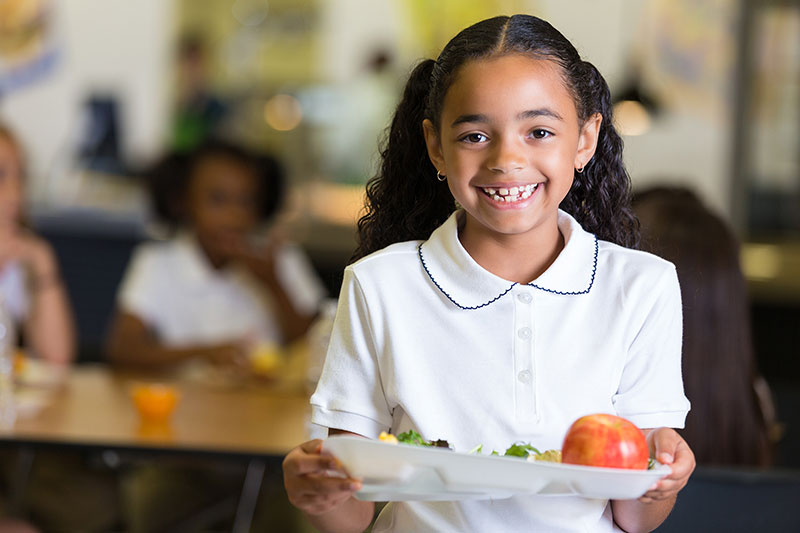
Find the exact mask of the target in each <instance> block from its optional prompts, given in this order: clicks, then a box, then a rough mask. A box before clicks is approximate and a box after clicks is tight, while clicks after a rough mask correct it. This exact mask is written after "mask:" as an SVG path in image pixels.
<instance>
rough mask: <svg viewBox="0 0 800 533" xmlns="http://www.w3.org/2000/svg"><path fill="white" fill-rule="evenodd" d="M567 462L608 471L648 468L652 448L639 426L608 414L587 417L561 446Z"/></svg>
mask: <svg viewBox="0 0 800 533" xmlns="http://www.w3.org/2000/svg"><path fill="white" fill-rule="evenodd" d="M561 453H562V460H563V462H564V463H570V464H576V465H586V466H602V467H608V468H630V469H640V470H644V469H647V468H648V466H649V464H650V449H649V447H648V445H647V439H646V438H645V436H644V433H642V430H640V429H639V428H638V427H636V426H635V425H634V424H633V423H632V422H630V421H629V420H626V419H624V418H621V417H618V416H614V415H609V414H594V415H587V416H583V417H581V418H579V419H578V420H576V421H575V422H574V423H573V424H572V426H571V427H570V428H569V430H568V431H567V435H566V437H565V438H564V444H563V445H562V446H561Z"/></svg>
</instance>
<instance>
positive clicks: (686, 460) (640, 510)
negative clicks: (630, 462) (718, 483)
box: [611, 428, 695, 533]
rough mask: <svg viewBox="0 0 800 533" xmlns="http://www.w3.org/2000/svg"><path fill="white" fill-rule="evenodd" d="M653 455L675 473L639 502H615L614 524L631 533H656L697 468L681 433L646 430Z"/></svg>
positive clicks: (671, 430) (613, 509)
mask: <svg viewBox="0 0 800 533" xmlns="http://www.w3.org/2000/svg"><path fill="white" fill-rule="evenodd" d="M644 433H645V435H647V441H648V442H649V443H650V451H651V455H652V456H653V457H655V458H656V459H658V460H659V461H660V462H661V463H663V464H666V465H669V466H670V468H671V469H672V473H671V474H670V475H668V476H667V477H665V478H663V479H661V480H660V481H659V482H658V483H656V484H655V485H653V487H651V488H650V490H649V491H648V492H647V493H646V494H645V495H644V496H642V497H641V498H639V499H638V500H613V501H612V502H611V509H612V511H613V514H614V522H615V523H616V524H617V525H618V526H619V527H620V528H621V529H622V530H623V531H627V532H628V533H638V532H643V531H652V530H654V529H655V528H657V527H658V526H659V525H660V524H661V523H662V522H663V521H664V520H665V519H666V518H667V516H668V515H669V513H670V511H672V507H673V505H675V498H676V497H677V495H678V491H680V490H681V489H682V488H683V487H684V486H685V485H686V483H687V482H688V481H689V476H690V475H691V474H692V471H693V470H694V467H695V460H694V454H693V453H692V450H691V449H690V448H689V445H688V444H687V443H686V441H685V440H683V438H681V436H680V435H678V432H677V431H675V430H674V429H670V428H658V429H645V430H644Z"/></svg>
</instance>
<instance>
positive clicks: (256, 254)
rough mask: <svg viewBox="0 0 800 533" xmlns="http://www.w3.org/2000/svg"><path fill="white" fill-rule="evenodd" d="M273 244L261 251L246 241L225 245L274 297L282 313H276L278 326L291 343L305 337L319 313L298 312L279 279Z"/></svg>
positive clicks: (277, 244) (277, 247) (274, 244)
mask: <svg viewBox="0 0 800 533" xmlns="http://www.w3.org/2000/svg"><path fill="white" fill-rule="evenodd" d="M276 240H277V239H275V240H274V241H276ZM274 241H273V242H272V243H271V244H270V245H268V246H265V247H262V248H257V247H253V246H251V245H249V244H248V243H246V242H245V241H244V240H240V241H234V240H228V241H226V242H225V243H224V244H225V245H226V246H228V251H229V253H230V255H231V257H233V258H235V259H236V260H238V261H240V262H241V263H242V264H244V265H245V266H246V267H247V268H248V270H250V272H252V274H253V275H254V276H255V277H256V278H258V280H259V281H260V282H261V283H263V284H264V285H265V286H266V288H267V290H268V291H269V293H270V294H271V295H272V299H273V300H274V302H275V307H276V308H277V309H278V310H279V312H278V313H276V319H277V320H278V325H279V326H280V328H281V332H282V333H283V338H284V339H285V341H286V342H287V343H289V342H292V341H294V340H296V339H298V338H300V337H302V336H303V335H305V333H306V332H307V331H308V328H309V327H310V326H311V324H312V323H313V322H314V319H316V317H317V313H316V312H315V313H305V312H303V311H301V310H299V309H298V308H297V307H296V306H295V304H294V302H293V301H292V299H291V298H290V297H289V294H288V293H287V292H286V288H285V287H284V285H283V283H282V282H281V280H280V279H279V277H278V272H277V268H276V264H275V262H276V254H277V253H278V249H279V246H280V243H279V242H274Z"/></svg>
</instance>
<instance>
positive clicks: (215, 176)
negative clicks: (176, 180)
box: [187, 155, 259, 255]
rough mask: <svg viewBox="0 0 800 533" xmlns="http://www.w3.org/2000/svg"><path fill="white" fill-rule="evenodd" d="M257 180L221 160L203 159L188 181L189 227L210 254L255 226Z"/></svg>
mask: <svg viewBox="0 0 800 533" xmlns="http://www.w3.org/2000/svg"><path fill="white" fill-rule="evenodd" d="M258 185H259V184H258V177H257V176H256V173H255V170H253V169H252V168H250V167H248V166H247V165H245V164H243V163H241V162H239V161H236V160H234V159H231V158H229V157H224V156H213V155H212V156H207V157H206V158H204V159H202V160H201V161H199V162H198V164H197V165H196V166H195V168H194V171H193V173H192V176H191V178H190V180H189V189H188V195H187V197H188V205H187V213H188V218H189V223H190V225H191V227H192V229H193V230H194V232H195V234H196V235H197V237H198V239H199V240H200V242H201V244H202V245H203V247H204V248H205V249H206V251H207V252H209V253H210V254H222V255H224V253H222V250H223V249H224V246H223V244H224V243H225V242H230V241H235V240H237V239H241V238H242V237H243V236H245V235H246V234H247V233H249V232H251V231H253V230H254V229H255V228H256V226H257V225H258V223H259V211H258Z"/></svg>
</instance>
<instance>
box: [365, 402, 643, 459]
mask: <svg viewBox="0 0 800 533" xmlns="http://www.w3.org/2000/svg"><path fill="white" fill-rule="evenodd" d="M378 440H380V441H382V442H386V443H390V444H398V443H399V444H411V445H415V446H428V447H442V448H448V449H451V450H452V449H453V447H452V446H450V444H449V443H448V442H447V441H446V440H441V439H440V440H435V441H434V440H425V439H424V438H422V435H420V434H419V433H417V432H416V431H414V430H413V429H410V430H408V431H406V432H405V433H401V434H399V435H397V436H395V435H392V434H391V433H387V432H385V431H384V432H382V433H381V434H380V436H379V437H378ZM482 451H483V445H478V446H476V447H475V448H473V449H472V450H470V451H469V452H468V453H469V454H481V453H482ZM490 455H494V456H502V457H519V458H521V459H526V460H528V461H545V462H551V463H562V462H563V463H568V464H576V465H584V466H601V467H608V468H629V469H641V470H644V469H652V468H654V467H655V462H654V461H653V460H652V459H650V450H649V447H648V445H647V440H646V439H645V437H644V433H642V431H641V430H640V429H639V428H638V427H636V426H635V425H634V424H633V423H632V422H630V421H628V420H626V419H624V418H621V417H618V416H614V415H609V414H596V415H588V416H584V417H581V418H579V419H578V420H576V421H575V422H574V423H573V424H572V426H571V427H570V429H569V431H567V435H566V437H565V439H564V445H563V447H562V449H561V450H545V451H539V449H538V448H536V447H535V446H533V445H532V444H530V443H528V442H515V443H514V444H512V445H511V446H509V447H508V448H507V449H506V451H505V452H503V453H502V454H501V453H500V452H497V451H492V452H491V454H490Z"/></svg>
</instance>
